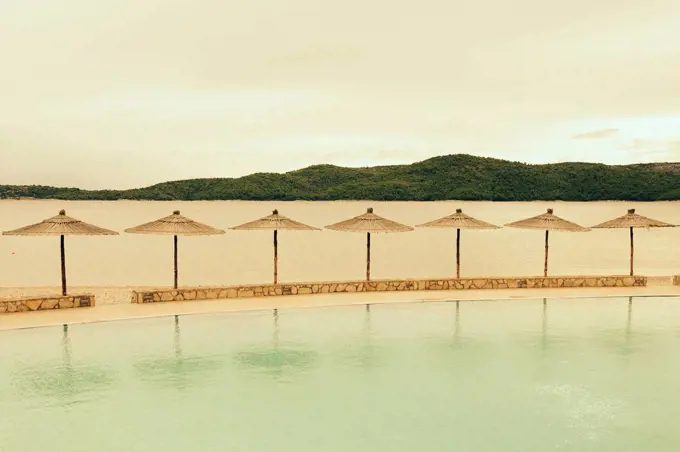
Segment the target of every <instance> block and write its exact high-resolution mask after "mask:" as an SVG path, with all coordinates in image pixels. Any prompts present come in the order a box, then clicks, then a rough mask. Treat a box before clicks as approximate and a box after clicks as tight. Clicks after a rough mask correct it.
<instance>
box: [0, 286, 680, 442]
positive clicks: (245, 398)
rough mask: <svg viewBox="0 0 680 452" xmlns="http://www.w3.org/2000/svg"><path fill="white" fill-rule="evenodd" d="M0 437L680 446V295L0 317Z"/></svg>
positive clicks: (11, 439)
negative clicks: (65, 321)
mask: <svg viewBox="0 0 680 452" xmlns="http://www.w3.org/2000/svg"><path fill="white" fill-rule="evenodd" d="M0 343H1V344H2V347H0V363H2V365H1V366H0V451H2V452H33V451H44V450H51V451H55V452H61V451H64V452H72V451H92V450H96V451H104V452H106V451H112V452H113V451H116V452H117V451H120V450H128V451H140V452H141V451H149V450H164V451H224V450H234V451H250V452H257V451H272V450H276V451H296V452H304V451H343V452H346V451H348V450H352V451H366V452H369V451H370V452H374V451H377V450H389V451H396V452H399V451H409V452H410V451H413V450H419V451H424V452H428V451H452V450H455V451H477V452H485V451H499V452H500V451H528V450H541V451H550V450H557V451H560V450H564V451H598V452H608V451H612V452H614V451H615V452H625V451H631V452H633V451H640V450H654V451H657V452H666V451H668V452H670V451H677V450H679V449H680V435H679V434H678V433H677V419H678V418H679V416H680V359H678V356H680V300H678V299H675V298H636V299H635V300H629V299H628V298H611V299H573V300H545V301H544V300H513V301H495V302H460V303H455V302H451V303H429V304H395V305H380V306H372V307H371V309H370V311H367V310H366V309H364V307H363V306H353V307H334V308H323V309H320V308H310V309H286V310H280V311H279V312H278V313H277V314H276V315H275V314H274V313H273V312H271V311H267V312H246V313H237V314H225V315H210V316H185V317H180V318H179V319H178V323H175V319H174V318H172V317H169V318H158V319H151V320H135V321H124V322H113V323H103V324H88V325H75V326H71V328H70V329H69V331H68V333H67V334H64V332H63V331H62V329H61V328H42V329H33V330H21V331H8V332H2V333H0Z"/></svg>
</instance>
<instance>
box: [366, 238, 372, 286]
mask: <svg viewBox="0 0 680 452" xmlns="http://www.w3.org/2000/svg"><path fill="white" fill-rule="evenodd" d="M370 280H371V233H370V232H368V233H366V281H370Z"/></svg>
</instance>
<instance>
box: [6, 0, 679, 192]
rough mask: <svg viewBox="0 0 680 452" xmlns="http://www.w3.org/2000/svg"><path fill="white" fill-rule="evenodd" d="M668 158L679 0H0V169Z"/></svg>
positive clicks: (148, 177)
mask: <svg viewBox="0 0 680 452" xmlns="http://www.w3.org/2000/svg"><path fill="white" fill-rule="evenodd" d="M451 153H469V154H475V155H482V156H490V157H499V158H505V159H512V160H520V161H526V162H535V163H542V162H556V161H565V160H569V161H598V162H605V163H631V162H643V161H645V162H646V161H669V160H672V161H677V160H680V1H678V0H616V1H614V0H568V1H565V0H550V1H546V0H512V1H509V0H474V1H473V0H467V1H461V0H418V1H412V0H403V1H393V0H389V1H388V0H342V1H319V0H249V1H234V0H143V1H140V0H96V1H92V0H60V1H55V0H0V184H31V183H41V184H50V185H67V186H79V187H82V188H131V187H139V186H146V185H150V184H153V183H156V182H160V181H165V180H174V179H186V178H194V177H225V176H240V175H245V174H248V173H252V172H257V171H277V172H278V171H288V170H292V169H297V168H300V167H304V166H307V165H310V164H316V163H332V164H338V165H349V166H359V165H374V164H391V163H408V162H412V161H417V160H422V159H425V158H428V157H431V156H435V155H443V154H451Z"/></svg>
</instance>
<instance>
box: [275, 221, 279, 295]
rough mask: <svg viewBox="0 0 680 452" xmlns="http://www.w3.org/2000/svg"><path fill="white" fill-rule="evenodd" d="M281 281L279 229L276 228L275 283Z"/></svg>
mask: <svg viewBox="0 0 680 452" xmlns="http://www.w3.org/2000/svg"><path fill="white" fill-rule="evenodd" d="M278 282H279V231H277V230H274V284H278Z"/></svg>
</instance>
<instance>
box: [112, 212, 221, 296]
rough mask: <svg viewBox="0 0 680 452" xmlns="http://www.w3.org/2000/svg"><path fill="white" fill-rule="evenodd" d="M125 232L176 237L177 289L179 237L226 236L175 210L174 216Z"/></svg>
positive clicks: (176, 277) (175, 286)
mask: <svg viewBox="0 0 680 452" xmlns="http://www.w3.org/2000/svg"><path fill="white" fill-rule="evenodd" d="M125 232H127V233H130V234H153V235H172V236H174V245H175V246H174V250H175V253H174V264H175V265H174V266H175V284H174V288H175V289H177V281H178V276H177V236H180V235H189V236H196V235H218V234H224V231H223V230H221V229H217V228H213V227H212V226H208V225H207V224H203V223H199V222H197V221H194V220H190V219H189V218H187V217H184V216H182V215H180V213H179V210H175V211H174V212H173V213H172V215H169V216H167V217H163V218H161V219H160V220H156V221H151V222H149V223H144V224H142V225H139V226H135V227H134V228H130V229H126V230H125Z"/></svg>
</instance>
